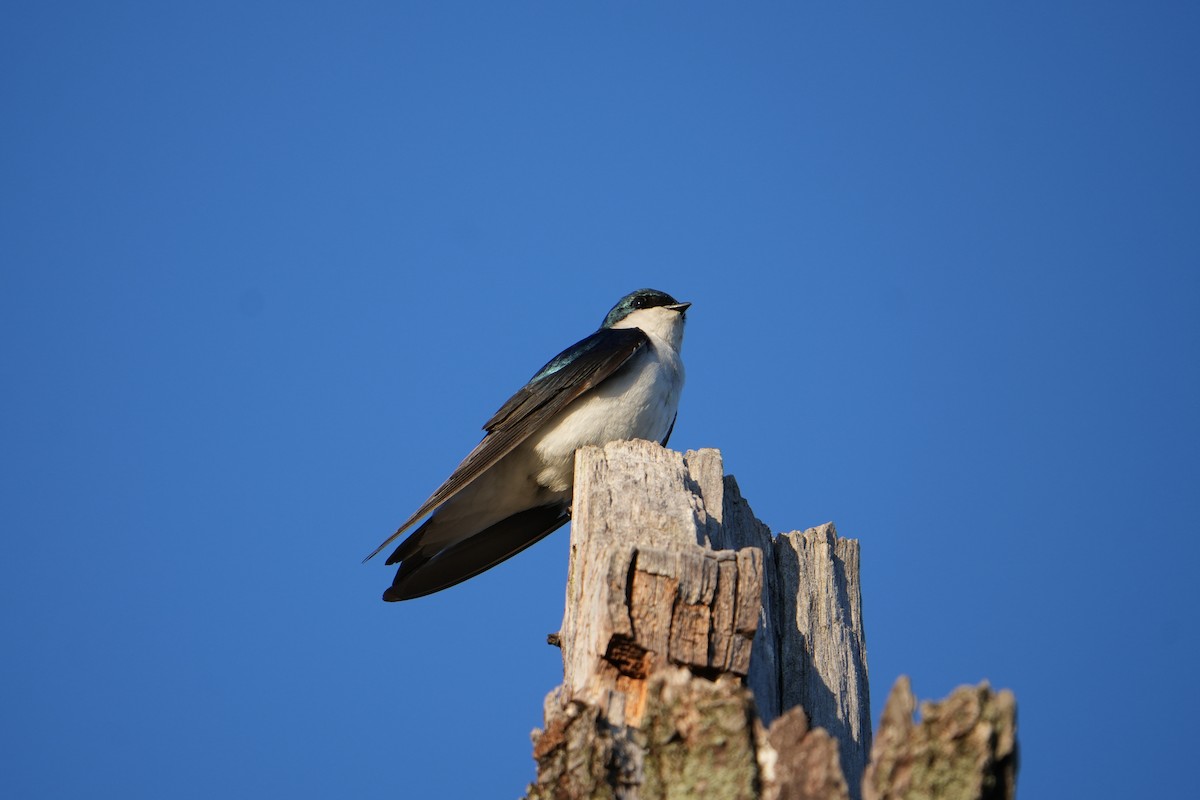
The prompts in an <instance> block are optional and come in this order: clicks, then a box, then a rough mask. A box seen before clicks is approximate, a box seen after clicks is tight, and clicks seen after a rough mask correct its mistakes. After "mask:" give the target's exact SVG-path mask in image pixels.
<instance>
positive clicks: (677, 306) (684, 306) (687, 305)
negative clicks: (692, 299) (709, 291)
mask: <svg viewBox="0 0 1200 800" xmlns="http://www.w3.org/2000/svg"><path fill="white" fill-rule="evenodd" d="M691 307H692V304H691V303H676V304H675V305H673V306H667V308H669V309H671V310H672V311H678V312H679V313H680V314H682V313H683V312H685V311H687V310H688V309H689V308H691Z"/></svg>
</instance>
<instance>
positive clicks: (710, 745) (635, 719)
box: [528, 441, 1015, 800]
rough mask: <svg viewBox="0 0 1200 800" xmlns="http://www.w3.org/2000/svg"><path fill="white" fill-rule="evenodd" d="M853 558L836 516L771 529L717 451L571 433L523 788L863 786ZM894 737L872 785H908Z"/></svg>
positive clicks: (753, 792) (863, 675)
mask: <svg viewBox="0 0 1200 800" xmlns="http://www.w3.org/2000/svg"><path fill="white" fill-rule="evenodd" d="M858 564H859V547H858V542H856V541H853V540H848V539H841V538H839V537H838V536H837V533H836V531H835V530H834V527H833V525H832V524H826V525H822V526H819V527H817V528H811V529H809V530H806V531H804V532H802V533H801V532H792V533H787V534H781V535H780V536H778V537H775V536H772V535H771V532H770V531H769V530H768V529H767V527H766V526H765V525H763V524H762V523H761V522H760V521H759V520H758V519H757V518H755V516H754V514H753V512H752V511H751V510H750V506H749V504H748V503H747V502H746V501H745V499H743V498H742V496H741V493H740V491H739V489H738V486H737V483H736V481H735V480H734V479H733V478H732V477H727V476H725V475H724V474H723V467H722V463H721V456H720V453H719V452H718V451H716V450H699V451H688V452H687V453H686V454H680V453H677V452H674V451H671V450H666V449H664V448H662V447H659V446H658V445H656V444H654V443H651V442H643V441H633V442H614V443H611V444H609V445H607V446H605V447H604V448H583V449H581V450H580V451H579V452H578V453H577V454H576V463H575V493H574V501H573V508H572V525H571V556H570V565H569V567H568V581H567V602H566V609H565V613H564V617H563V624H562V628H561V630H560V632H559V633H558V634H557V635H556V636H554V637H552V639H553V640H554V641H555V643H557V644H558V645H559V646H560V647H561V648H562V655H563V684H562V686H560V687H559V688H558V689H556V690H555V691H554V692H552V693H551V694H550V695H549V696H548V697H547V698H546V707H545V727H544V729H543V730H541V731H535V732H534V757H535V760H536V761H537V764H538V777H537V781H536V782H535V783H534V784H532V785H531V786H530V787H529V790H528V797H529V798H530V799H531V800H549V799H550V798H554V799H555V800H571V799H572V798H619V800H657V798H680V800H682V799H683V798H746V799H747V800H750V799H751V798H754V799H755V800H759V799H762V798H766V799H768V800H789V799H791V798H797V799H799V798H812V799H813V800H816V798H829V799H830V800H832V799H833V798H838V799H839V800H840V799H841V798H846V799H847V800H849V798H855V800H857V798H859V797H860V796H861V795H860V789H861V786H862V783H861V779H862V776H863V774H864V770H867V754H868V752H869V751H870V750H871V729H870V698H869V692H868V687H867V665H866V644H865V636H864V633H863V623H862V601H861V592H860V589H859V583H858ZM1010 697H1011V695H1010ZM897 702H899V701H897ZM891 708H892V703H891V701H889V709H891ZM898 708H899V706H898ZM998 713H999V714H1000V717H1003V710H1002V709H1001V711H1000V712H998ZM895 715H896V717H897V720H898V719H899V716H902V711H896V712H895ZM927 715H928V712H927ZM934 716H935V717H936V714H935V715H934ZM989 719H991V717H989ZM885 722H886V720H885ZM909 725H910V727H913V726H912V720H911V711H910V713H909ZM997 725H999V723H997ZM925 726H926V723H925V722H922V723H921V725H920V726H915V727H914V728H913V729H915V730H925V729H926V727H925ZM999 727H1001V728H1002V725H1000V726H999ZM906 730H907V729H904V728H903V727H902V726H900V724H899V722H898V721H896V722H895V723H894V724H893V725H892V726H891V727H887V726H885V728H884V729H883V731H882V732H881V735H883V733H885V732H886V733H887V735H888V736H889V739H888V742H889V744H891V743H894V742H898V741H904V742H907V741H909V739H908V738H905V737H906V736H910V735H915V734H911V731H909V732H908V733H905V732H904V731H906ZM1010 730H1015V723H1014V726H1013V727H1012V728H1010ZM893 731H901V733H895V734H893V733H892V732H893ZM976 738H978V736H977V737H976ZM1000 739H1003V736H1000V737H999V739H998V740H997V741H999V740H1000ZM912 741H916V740H915V739H913V740H912ZM972 741H974V740H972ZM913 746H914V747H916V745H913ZM896 747H901V746H900V745H896ZM1014 747H1015V743H1014ZM1000 749H1002V748H1000ZM993 750H994V751H995V752H999V750H997V749H996V748H993ZM878 752H881V753H882V752H884V751H882V750H880V751H878ZM887 752H888V753H891V754H892V755H891V756H889V757H890V758H891V760H890V761H888V762H887V763H888V764H889V765H892V766H890V767H888V768H884V767H882V766H873V767H872V768H871V769H869V770H867V774H868V775H869V776H870V780H872V781H874V783H872V784H871V786H872V788H871V789H870V791H872V792H876V793H875V794H872V795H870V796H869V800H876V799H877V798H878V800H883V798H890V797H900V796H903V793H900V794H897V793H896V792H895V791H892V793H890V794H889V793H888V791H891V789H892V788H895V787H897V786H899V785H900V784H899V783H897V782H895V781H894V780H893V778H894V777H895V776H897V775H908V774H911V770H907V771H906V768H905V766H904V765H905V764H907V763H908V761H906V760H905V759H906V758H908V757H909V756H907V755H906V753H908V752H909V751H905V750H903V748H902V747H901V749H895V748H893V749H891V750H888V751H887ZM968 761H971V760H970V759H967V758H966V757H964V758H961V759H957V760H956V761H955V763H956V764H959V763H961V764H964V765H965V764H966V763H967V762H968ZM993 761H994V763H997V764H1000V763H1008V762H1004V757H1003V756H1000V757H999V758H998V759H993ZM880 763H881V764H882V763H883V762H880ZM971 763H972V764H973V765H975V768H977V769H976V771H977V772H978V771H979V770H980V769H985V768H986V767H987V766H988V764H992V763H993V762H988V761H987V759H986V758H982V757H976V758H974V760H973V761H971ZM1011 763H1012V764H1014V765H1015V760H1013V761H1012V762H1011ZM956 768H957V767H956ZM846 775H849V776H850V777H851V780H850V781H849V782H847V780H846V778H845V777H844V776H846ZM889 781H891V782H890V783H889ZM967 782H968V783H970V781H967ZM983 784H987V781H986V780H984V781H983V783H982V784H981V785H983ZM906 785H917V784H906ZM988 785H990V784H988ZM889 787H891V788H889ZM928 796H929V797H939V796H941V795H936V794H932V795H928ZM947 796H949V795H947ZM954 796H955V797H957V796H958V795H954ZM980 796H981V797H983V796H989V797H990V796H991V795H980ZM997 797H999V795H997Z"/></svg>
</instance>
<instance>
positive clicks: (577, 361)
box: [363, 328, 649, 561]
mask: <svg viewBox="0 0 1200 800" xmlns="http://www.w3.org/2000/svg"><path fill="white" fill-rule="evenodd" d="M648 342H649V340H648V339H647V338H646V334H644V333H642V332H641V331H640V330H638V329H637V328H601V329H600V330H598V331H596V332H595V333H593V334H592V335H591V336H589V337H587V338H586V339H583V340H581V341H579V342H576V343H575V344H573V345H571V346H570V347H568V348H567V349H566V350H564V351H563V352H561V353H559V354H558V355H557V356H555V357H554V358H553V359H551V360H550V362H549V363H548V364H546V366H544V367H542V368H541V369H540V370H538V372H537V374H536V375H534V376H533V378H532V379H531V380H530V381H529V383H527V384H525V386H524V387H522V388H521V390H520V391H518V392H517V393H516V394H514V395H513V396H512V397H510V398H509V399H508V402H506V403H505V404H504V405H503V406H501V407H500V410H499V411H497V412H496V413H495V414H494V415H493V416H492V418H491V419H490V420H488V421H487V424H485V425H484V426H483V427H484V430H486V431H487V435H486V436H484V437H483V441H481V442H480V443H479V444H478V445H477V446H476V447H475V449H474V450H472V451H471V452H470V453H469V454H468V455H467V457H466V458H464V459H463V461H462V463H461V464H459V465H458V467H457V468H456V469H455V470H454V473H453V474H452V475H451V476H450V477H449V478H448V479H447V480H446V482H445V483H443V484H442V485H441V486H440V487H439V488H438V490H437V491H436V492H434V493H433V494H432V495H430V497H429V499H428V500H426V501H425V502H424V503H422V504H421V507H420V508H418V509H417V510H416V512H414V513H413V515H412V516H411V517H409V518H408V520H406V521H405V523H404V524H403V525H401V526H400V527H399V528H398V529H397V530H396V532H395V533H393V534H392V535H391V536H389V537H388V538H387V540H385V541H384V542H383V544H381V545H379V547H376V548H375V549H374V550H373V551H372V552H371V555H369V556H367V557H366V558H365V559H363V560H364V561H368V560H370V559H371V558H374V557H375V556H376V555H377V554H378V553H379V551H380V550H383V548H385V547H387V546H388V545H389V544H391V543H392V542H393V541H395V540H396V539H397V537H399V536H400V535H401V534H402V533H404V532H405V531H406V530H408V529H409V528H410V527H412V526H413V524H414V523H416V522H417V520H419V519H421V517H423V516H425V515H426V514H428V513H429V512H430V511H433V510H434V509H435V508H437V507H438V506H440V505H441V504H442V503H444V502H446V501H447V500H449V499H450V498H451V497H453V496H454V495H456V494H458V493H459V492H460V491H462V490H463V488H465V487H466V486H467V485H468V484H469V483H471V481H473V480H475V479H476V478H478V477H479V476H480V475H481V474H483V472H484V471H485V470H487V469H488V468H490V467H491V466H493V465H494V464H495V463H496V462H497V461H499V460H500V459H502V458H504V456H506V455H508V454H509V453H511V452H512V451H513V448H515V447H516V446H517V445H519V444H520V443H521V442H523V441H525V440H526V439H528V438H529V437H530V435H531V434H532V433H533V432H534V431H536V430H538V428H540V427H541V426H542V425H543V424H544V423H545V422H546V421H547V420H549V419H550V418H551V417H553V416H554V415H555V414H557V413H558V412H560V411H562V410H563V409H564V408H566V407H567V405H568V404H569V403H570V402H571V401H572V400H574V399H575V398H577V397H579V396H580V395H581V394H583V393H584V392H586V391H587V390H588V389H591V388H593V387H595V386H597V385H599V384H600V383H601V382H602V381H604V380H605V379H606V378H608V377H609V376H610V375H612V374H613V373H614V372H616V371H617V370H618V369H620V368H621V366H622V365H623V364H625V362H627V361H628V360H629V359H630V358H632V357H633V355H634V353H636V352H638V351H639V350H641V349H642V348H643V347H645V346H646V344H647V343H648Z"/></svg>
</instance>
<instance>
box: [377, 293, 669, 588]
mask: <svg viewBox="0 0 1200 800" xmlns="http://www.w3.org/2000/svg"><path fill="white" fill-rule="evenodd" d="M690 305H691V303H680V302H677V301H676V300H675V298H673V297H671V296H670V295H668V294H665V293H663V292H658V291H655V290H653V289H639V290H638V291H636V292H633V293H632V294H628V295H626V296H625V297H622V298H621V300H620V302H618V303H617V304H616V305H615V306H613V307H612V310H611V311H609V312H608V316H606V317H605V318H604V322H603V323H602V324H601V325H600V330H598V331H596V332H595V333H593V334H592V335H591V336H588V337H587V338H586V339H583V340H581V341H579V342H576V343H575V344H573V345H571V346H570V347H568V348H567V349H566V350H564V351H562V352H561V353H559V354H558V355H557V356H555V357H554V358H552V359H550V362H549V363H548V364H546V366H544V367H542V368H541V369H540V370H538V371H537V374H535V375H534V376H533V377H532V378H531V379H530V380H529V383H527V384H525V386H523V387H522V388H521V390H520V391H518V392H517V393H516V394H514V395H513V396H512V397H510V398H509V399H508V402H506V403H505V404H504V405H503V406H501V407H500V410H499V411H497V412H496V414H495V415H494V416H493V417H492V418H491V419H489V420H488V421H487V423H486V424H485V425H484V426H483V429H484V430H485V431H486V432H487V433H486V434H485V435H484V437H483V441H481V442H480V443H479V445H478V446H477V447H476V448H475V449H474V450H472V451H471V452H470V454H468V455H467V457H466V458H465V459H463V462H462V463H461V464H459V465H458V468H457V469H456V470H454V474H452V475H451V476H450V477H449V478H448V479H447V480H446V482H445V483H443V484H442V485H441V486H440V487H439V488H438V490H437V491H436V492H434V493H433V494H432V495H431V496H430V497H429V499H428V500H426V501H425V502H424V503H423V504H421V507H420V508H418V509H417V510H416V512H415V513H414V514H413V515H412V516H411V517H409V518H408V520H407V521H405V523H404V524H403V525H401V526H400V527H399V528H398V529H397V530H396V532H395V533H393V534H392V535H391V536H389V537H388V539H387V541H385V542H384V543H383V544H381V545H379V547H377V548H375V550H374V552H372V553H371V555H369V556H367V558H366V559H364V561H366V560H369V559H371V558H373V557H374V556H375V555H377V554H378V553H379V551H381V550H383V548H385V547H387V546H388V545H389V544H391V543H392V542H393V541H395V540H396V539H397V538H398V537H399V536H400V535H401V534H402V533H404V532H405V531H406V530H408V529H409V528H411V527H412V526H413V525H414V524H415V523H416V522H417V521H418V520H420V519H421V518H422V517H424V516H425V515H426V514H428V513H429V512H431V511H432V512H433V514H432V515H431V516H430V517H429V519H427V520H425V523H424V524H423V525H421V527H419V528H417V529H416V530H415V531H414V532H413V533H412V534H411V535H409V537H408V538H407V539H405V540H404V541H403V542H402V543H401V544H400V546H399V547H397V548H396V551H395V552H394V553H392V555H391V556H390V557H389V558H388V560H387V563H389V564H395V563H397V562H399V563H400V569H399V570H397V572H396V578H395V580H393V581H392V585H391V586H390V587H388V589H387V591H385V592H384V593H383V599H384V600H388V601H394V600H408V599H411V598H413V597H421V596H422V595H426V594H431V593H433V592H437V591H440V590H442V589H445V588H447V587H449V586H453V585H454V584H456V583H460V582H461V581H465V580H466V579H467V578H471V577H474V576H475V575H478V574H479V573H481V572H483V571H484V570H486V569H490V568H491V567H494V566H495V565H497V564H499V563H500V562H501V561H504V560H505V559H507V558H510V557H512V556H514V555H516V554H517V553H519V552H521V551H522V550H524V549H525V548H526V547H529V546H530V545H531V544H533V543H535V542H537V541H538V540H539V539H542V538H543V537H545V536H548V535H549V534H551V533H553V532H554V531H556V530H558V529H559V528H560V527H562V526H563V525H564V524H565V523H566V522H567V520H568V518H569V510H570V506H571V490H572V487H573V484H574V480H575V451H576V450H578V449H579V448H580V447H584V446H586V445H603V444H606V443H608V442H612V441H617V440H620V439H648V440H651V441H656V442H660V443H662V444H664V445H665V444H666V443H667V439H669V438H670V436H671V430H672V429H673V428H674V427H675V416H676V413H677V411H678V408H679V394H680V392H681V391H682V390H683V362H682V361H681V360H680V358H679V348H680V345H681V344H682V343H683V324H684V318H685V312H686V311H687V309H688V307H689V306H690Z"/></svg>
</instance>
